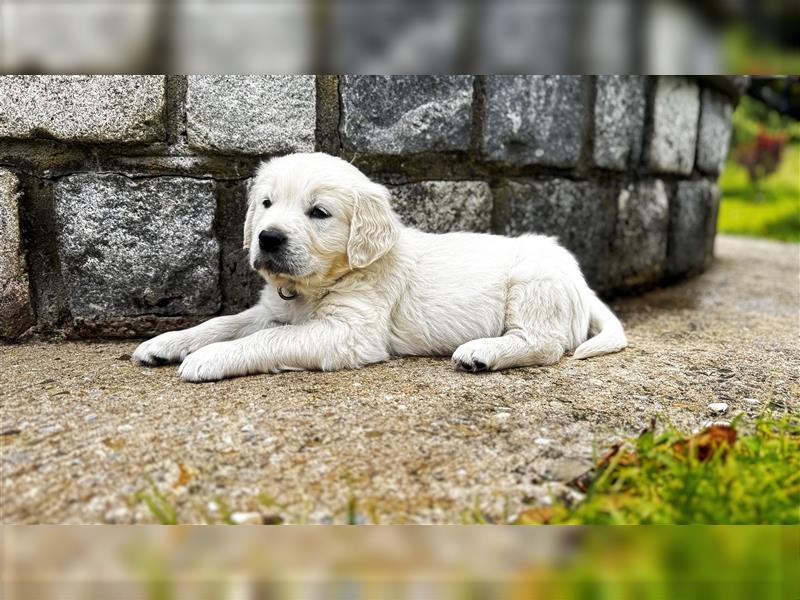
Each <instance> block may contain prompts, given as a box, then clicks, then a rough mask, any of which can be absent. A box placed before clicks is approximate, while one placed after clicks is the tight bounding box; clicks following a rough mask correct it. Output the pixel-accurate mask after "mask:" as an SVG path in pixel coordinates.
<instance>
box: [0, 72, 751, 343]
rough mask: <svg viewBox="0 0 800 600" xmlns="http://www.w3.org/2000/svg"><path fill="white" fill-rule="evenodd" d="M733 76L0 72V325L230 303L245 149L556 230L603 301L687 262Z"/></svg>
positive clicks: (464, 213) (11, 335) (181, 317)
mask: <svg viewBox="0 0 800 600" xmlns="http://www.w3.org/2000/svg"><path fill="white" fill-rule="evenodd" d="M741 85H742V81H741V80H737V79H736V78H696V79H693V78H680V77H642V76H630V77H604V76H601V77H588V76H587V77H581V76H475V77H473V76H442V77H390V78H387V77H362V76H344V77H337V76H319V77H313V76H241V77H240V76H231V77H227V76H223V77H219V76H213V77H205V76H202V77H201V76H198V77H195V76H189V77H183V76H76V77H66V76H5V77H0V215H1V216H2V223H1V224H0V228H1V229H2V231H0V234H1V235H2V237H1V238H0V337H3V338H5V339H20V338H21V339H24V338H25V337H29V336H31V335H52V334H58V335H65V336H78V337H96V336H123V337H126V336H142V335H148V334H151V333H155V332H158V331H163V330H166V329H169V328H174V327H179V326H184V325H188V324H191V323H194V322H197V321H199V320H202V319H204V318H207V317H208V316H210V315H215V314H221V313H230V312H235V311H238V310H241V309H242V308H244V307H246V306H247V305H248V304H249V303H250V302H251V301H252V299H253V298H254V294H256V293H257V290H258V288H259V280H258V278H257V277H256V276H255V275H253V274H252V273H251V272H250V271H249V270H248V267H247V264H246V261H245V256H244V253H243V252H242V251H241V240H242V232H241V229H242V222H243V220H244V211H245V190H246V187H247V182H248V179H249V178H250V177H251V176H252V174H253V172H254V170H255V168H256V167H257V165H258V163H259V162H260V161H261V160H263V159H264V158H266V157H269V156H272V155H276V154H282V153H287V152H294V151H309V150H315V149H316V150H320V151H324V152H329V153H332V154H338V155H340V156H343V157H345V158H346V159H348V160H352V161H353V162H354V163H355V164H356V165H357V166H359V167H360V168H362V169H363V170H364V171H366V172H367V173H368V174H369V175H370V176H372V177H373V178H374V179H376V180H378V181H381V182H382V183H384V184H386V185H388V186H389V187H390V188H391V190H392V192H393V196H394V205H395V208H396V210H397V211H398V212H399V214H400V215H401V216H402V217H403V218H404V220H405V221H406V222H407V223H409V224H412V225H416V226H418V227H420V228H422V229H426V230H429V231H437V232H443V231H454V230H472V231H485V232H491V231H493V232H496V233H502V234H508V235H517V234H520V233H523V232H541V233H546V234H550V235H556V236H558V237H559V238H560V239H561V241H562V242H563V243H564V244H565V245H566V246H567V247H569V248H570V249H571V250H572V251H573V252H574V253H575V254H576V255H577V257H578V259H579V260H580V262H581V265H582V267H583V269H584V272H585V273H586V275H587V277H588V279H589V281H590V282H591V283H592V285H593V286H594V287H595V288H596V289H598V290H599V291H600V292H601V293H603V294H605V295H611V294H616V293H621V292H629V291H636V290H640V289H644V288H646V287H649V286H653V285H656V284H660V283H663V282H668V281H670V280H673V279H675V278H678V277H683V276H686V275H690V274H693V273H696V272H698V271H700V270H702V269H703V268H705V266H707V265H708V263H709V261H710V260H711V256H712V247H713V238H714V233H715V221H716V212H717V205H718V199H719V193H718V190H717V187H716V185H715V181H716V178H717V176H718V174H719V171H720V168H721V167H722V164H723V160H724V158H725V155H726V152H727V146H728V142H729V138H730V128H731V124H730V118H731V112H732V110H733V106H734V105H735V103H736V101H737V95H738V93H740V92H741Z"/></svg>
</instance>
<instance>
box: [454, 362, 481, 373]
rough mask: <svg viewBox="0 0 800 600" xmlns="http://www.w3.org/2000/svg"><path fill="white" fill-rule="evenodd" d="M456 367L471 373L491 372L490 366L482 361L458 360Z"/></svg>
mask: <svg viewBox="0 0 800 600" xmlns="http://www.w3.org/2000/svg"><path fill="white" fill-rule="evenodd" d="M456 367H457V368H458V369H459V370H461V371H468V372H470V373H481V372H483V371H488V370H489V367H488V365H487V364H486V363H485V362H482V361H480V360H458V361H456Z"/></svg>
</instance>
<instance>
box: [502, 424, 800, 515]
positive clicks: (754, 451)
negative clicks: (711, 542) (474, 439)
mask: <svg viewBox="0 0 800 600" xmlns="http://www.w3.org/2000/svg"><path fill="white" fill-rule="evenodd" d="M581 479H582V480H581ZM571 485H572V486H573V487H575V488H576V489H578V490H579V491H581V492H584V493H585V498H584V500H583V501H582V502H580V503H579V504H578V505H577V506H574V507H570V506H567V505H566V504H564V503H556V504H554V505H553V506H549V507H537V508H531V509H530V510H528V511H524V512H523V513H522V514H521V515H520V517H519V519H518V521H517V522H518V523H519V524H543V523H547V524H581V525H623V524H625V525H638V524H798V523H800V422H798V421H797V420H796V419H795V420H791V419H790V418H789V417H784V418H783V419H780V420H773V419H764V420H760V421H758V422H757V423H756V424H755V427H754V430H753V431H752V432H751V433H748V434H745V435H739V434H738V433H737V431H736V429H735V428H733V427H724V426H714V427H711V428H709V429H707V430H706V431H704V432H702V433H700V434H698V435H695V436H693V437H691V438H688V439H687V438H685V437H683V436H681V435H680V433H678V432H677V431H675V430H668V431H666V432H664V433H661V434H658V435H657V434H656V433H655V432H654V431H653V428H650V429H648V430H646V431H644V432H643V433H642V434H641V435H640V436H639V437H638V438H636V439H634V440H630V441H628V442H627V443H625V444H621V445H618V446H615V447H614V448H613V449H612V450H611V452H609V453H608V454H607V455H606V456H605V457H603V458H602V459H601V460H600V461H599V462H598V464H597V468H596V469H595V470H594V472H593V473H591V474H590V475H588V476H587V477H585V478H579V480H576V481H574V482H572V483H571Z"/></svg>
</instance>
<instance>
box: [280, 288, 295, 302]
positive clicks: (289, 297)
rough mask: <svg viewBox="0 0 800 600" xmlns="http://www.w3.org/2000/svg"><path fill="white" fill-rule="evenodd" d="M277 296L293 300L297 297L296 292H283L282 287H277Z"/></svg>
mask: <svg viewBox="0 0 800 600" xmlns="http://www.w3.org/2000/svg"><path fill="white" fill-rule="evenodd" d="M278 296H280V297H281V299H282V300H294V299H295V298H297V292H292V293H290V294H285V293H284V292H283V288H282V287H279V288H278Z"/></svg>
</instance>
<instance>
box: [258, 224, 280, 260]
mask: <svg viewBox="0 0 800 600" xmlns="http://www.w3.org/2000/svg"><path fill="white" fill-rule="evenodd" d="M286 240H287V237H286V234H285V233H283V232H281V231H278V230H277V229H265V230H263V231H262V232H261V233H259V234H258V247H259V248H261V251H262V252H264V253H266V254H275V253H277V252H279V251H280V250H282V249H283V248H284V247H285V246H286Z"/></svg>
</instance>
